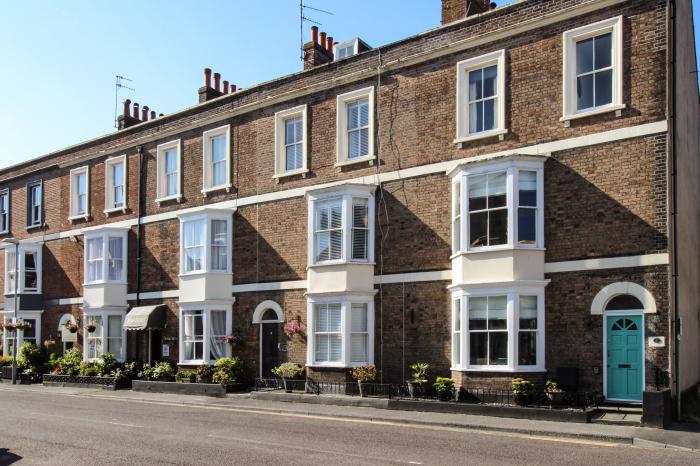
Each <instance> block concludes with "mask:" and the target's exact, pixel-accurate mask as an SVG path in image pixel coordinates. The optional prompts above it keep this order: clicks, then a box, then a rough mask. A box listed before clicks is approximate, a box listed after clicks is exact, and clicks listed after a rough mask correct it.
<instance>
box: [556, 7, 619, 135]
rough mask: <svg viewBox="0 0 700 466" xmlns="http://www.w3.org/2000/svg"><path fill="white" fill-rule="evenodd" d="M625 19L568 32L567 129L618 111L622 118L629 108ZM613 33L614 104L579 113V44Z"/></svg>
mask: <svg viewBox="0 0 700 466" xmlns="http://www.w3.org/2000/svg"><path fill="white" fill-rule="evenodd" d="M622 22H623V21H622V16H616V17H614V18H610V19H606V20H603V21H599V22H597V23H593V24H589V25H587V26H582V27H579V28H576V29H571V30H569V31H566V32H564V34H563V35H562V39H563V42H564V43H563V50H564V57H563V67H564V69H563V77H564V79H563V91H562V92H563V94H562V95H563V99H562V101H563V109H562V117H561V118H560V121H562V122H564V124H565V125H566V126H568V125H569V123H570V122H571V120H574V119H577V118H584V117H587V116H591V115H599V114H601V113H607V112H616V116H621V115H622V110H623V109H624V108H625V107H626V105H625V103H624V101H623V99H624V87H623V86H624V77H623V63H624V62H623V46H624V44H623V30H622ZM608 32H609V33H611V34H612V40H611V42H612V47H613V52H612V70H613V83H612V102H611V103H610V104H608V105H603V106H600V107H595V108H592V109H586V110H582V111H578V110H577V109H576V43H577V42H579V41H581V40H585V39H589V38H591V37H595V36H598V35H601V34H606V33H608Z"/></svg>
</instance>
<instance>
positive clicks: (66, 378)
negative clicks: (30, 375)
mask: <svg viewBox="0 0 700 466" xmlns="http://www.w3.org/2000/svg"><path fill="white" fill-rule="evenodd" d="M43 383H44V385H45V386H47V387H83V388H102V389H105V390H116V389H118V388H129V382H128V381H127V382H120V383H117V379H116V378H114V377H87V376H82V375H55V374H44V382H43Z"/></svg>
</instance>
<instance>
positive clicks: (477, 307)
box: [469, 298, 488, 330]
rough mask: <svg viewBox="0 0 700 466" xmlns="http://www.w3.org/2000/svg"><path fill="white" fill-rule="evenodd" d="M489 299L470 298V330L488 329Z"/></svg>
mask: <svg viewBox="0 0 700 466" xmlns="http://www.w3.org/2000/svg"><path fill="white" fill-rule="evenodd" d="M487 299H488V298H469V330H486V301H487Z"/></svg>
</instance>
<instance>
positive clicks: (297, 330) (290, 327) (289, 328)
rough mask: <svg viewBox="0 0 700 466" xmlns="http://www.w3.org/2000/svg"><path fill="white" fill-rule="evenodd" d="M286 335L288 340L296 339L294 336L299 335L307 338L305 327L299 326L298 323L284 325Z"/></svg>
mask: <svg viewBox="0 0 700 466" xmlns="http://www.w3.org/2000/svg"><path fill="white" fill-rule="evenodd" d="M284 333H285V335H287V338H290V339H291V338H294V335H299V336H301V337H302V338H303V337H305V336H306V332H305V331H304V327H303V326H302V325H300V324H297V323H296V322H291V323H289V324H284Z"/></svg>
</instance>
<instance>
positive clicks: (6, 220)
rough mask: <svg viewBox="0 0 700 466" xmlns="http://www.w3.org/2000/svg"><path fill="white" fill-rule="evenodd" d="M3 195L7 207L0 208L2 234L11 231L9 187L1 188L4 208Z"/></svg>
mask: <svg viewBox="0 0 700 466" xmlns="http://www.w3.org/2000/svg"><path fill="white" fill-rule="evenodd" d="M2 196H5V199H6V201H5V202H6V203H7V209H6V210H4V211H3V210H0V234H3V233H9V232H10V210H11V207H12V206H11V204H10V190H9V189H8V188H5V189H2V190H0V208H2Z"/></svg>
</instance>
